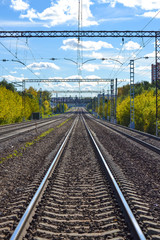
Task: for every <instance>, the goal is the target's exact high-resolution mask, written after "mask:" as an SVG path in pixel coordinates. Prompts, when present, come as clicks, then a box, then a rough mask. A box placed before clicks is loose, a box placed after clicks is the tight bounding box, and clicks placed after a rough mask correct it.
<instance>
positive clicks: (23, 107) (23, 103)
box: [22, 80, 25, 121]
mask: <svg viewBox="0 0 160 240" xmlns="http://www.w3.org/2000/svg"><path fill="white" fill-rule="evenodd" d="M22 115H23V121H25V80H23V81H22Z"/></svg>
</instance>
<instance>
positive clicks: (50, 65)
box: [27, 62, 60, 70]
mask: <svg viewBox="0 0 160 240" xmlns="http://www.w3.org/2000/svg"><path fill="white" fill-rule="evenodd" d="M27 67H28V68H32V69H34V70H40V69H47V68H53V69H55V70H59V69H60V67H58V66H57V65H56V64H54V63H50V62H39V63H37V62H34V63H31V64H29V65H27Z"/></svg>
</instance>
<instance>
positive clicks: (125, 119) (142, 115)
mask: <svg viewBox="0 0 160 240" xmlns="http://www.w3.org/2000/svg"><path fill="white" fill-rule="evenodd" d="M103 102H104V103H103ZM110 107H111V102H110V99H109V98H108V99H106V97H105V101H103V97H101V98H100V99H99V107H98V98H97V97H95V98H94V99H92V102H91V103H89V104H88V106H87V108H88V110H89V111H92V112H94V113H95V114H97V115H98V116H99V117H101V118H102V117H103V116H104V118H105V119H108V120H110ZM134 108H135V128H136V129H137V130H140V131H144V132H147V133H150V134H155V131H156V90H155V85H154V84H150V83H149V82H142V83H137V84H135V98H134ZM116 119H117V123H118V124H121V125H124V126H127V127H128V126H129V124H130V85H129V84H128V85H125V86H123V87H122V88H119V89H118V97H117V111H116Z"/></svg>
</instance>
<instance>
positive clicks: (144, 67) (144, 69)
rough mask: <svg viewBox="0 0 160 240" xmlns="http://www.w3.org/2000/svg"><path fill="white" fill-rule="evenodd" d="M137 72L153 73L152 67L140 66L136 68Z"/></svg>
mask: <svg viewBox="0 0 160 240" xmlns="http://www.w3.org/2000/svg"><path fill="white" fill-rule="evenodd" d="M136 71H147V72H148V71H149V72H150V71H151V66H139V67H136Z"/></svg>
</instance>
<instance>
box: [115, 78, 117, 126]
mask: <svg viewBox="0 0 160 240" xmlns="http://www.w3.org/2000/svg"><path fill="white" fill-rule="evenodd" d="M114 123H117V78H116V79H115V108H114Z"/></svg>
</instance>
